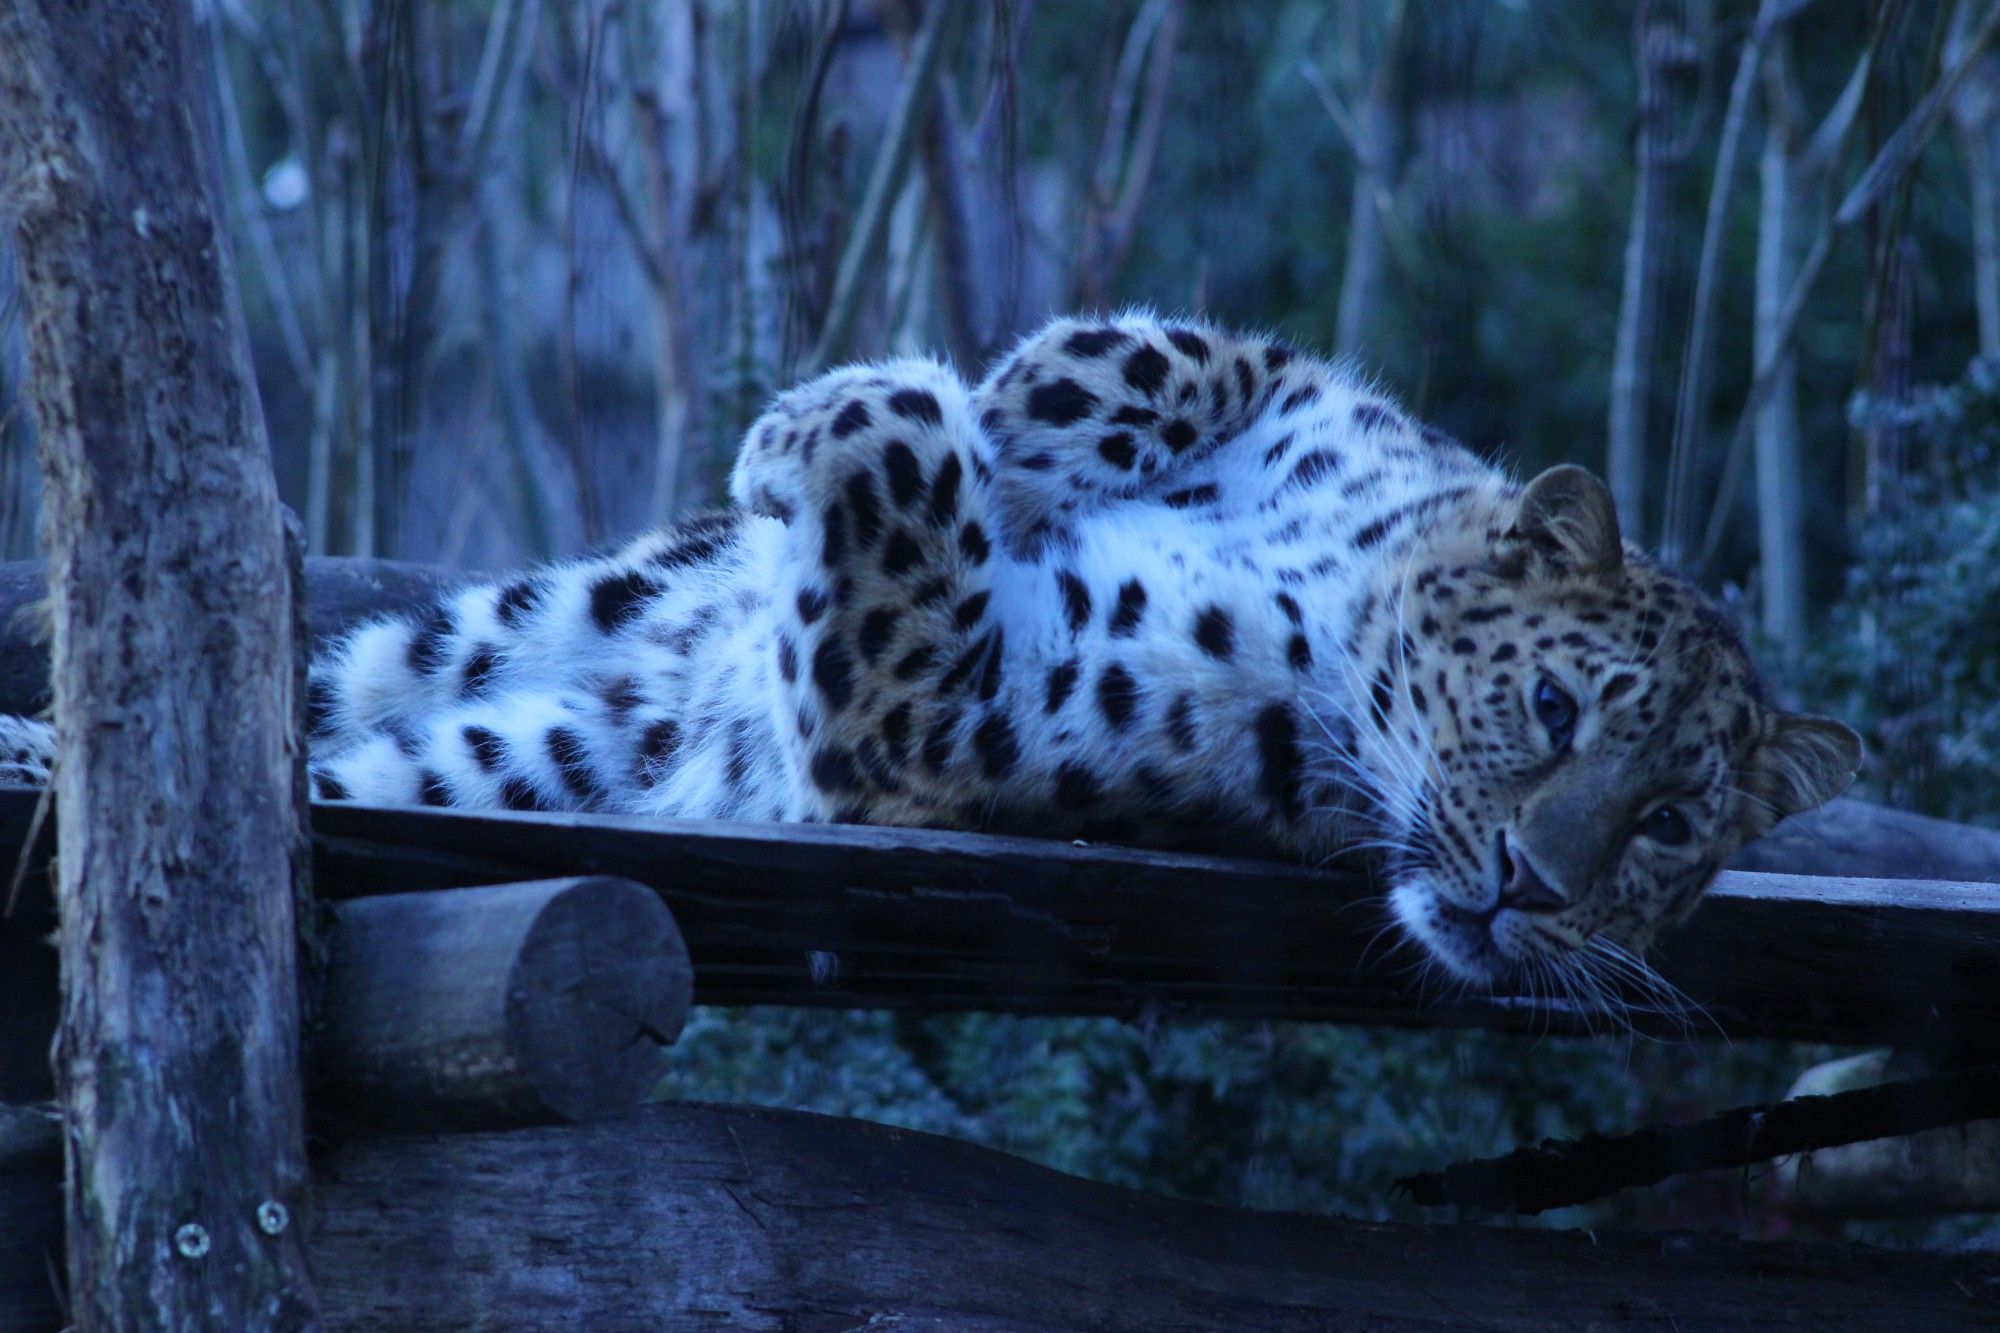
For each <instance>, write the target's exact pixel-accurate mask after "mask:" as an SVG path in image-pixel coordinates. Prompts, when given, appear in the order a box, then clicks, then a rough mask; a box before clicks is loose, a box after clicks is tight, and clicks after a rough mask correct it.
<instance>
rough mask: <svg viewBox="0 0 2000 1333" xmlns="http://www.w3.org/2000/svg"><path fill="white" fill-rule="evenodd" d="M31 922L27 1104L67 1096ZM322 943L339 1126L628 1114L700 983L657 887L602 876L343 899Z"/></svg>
mask: <svg viewBox="0 0 2000 1333" xmlns="http://www.w3.org/2000/svg"><path fill="white" fill-rule="evenodd" d="M43 910H44V912H46V910H47V908H46V904H44V905H43ZM19 924H20V923H19V921H18V920H17V921H15V922H12V923H9V925H8V926H7V927H4V928H0V977H5V978H6V979H7V981H6V985H5V986H4V987H0V1101H7V1102H14V1103H25V1102H29V1101H36V1100H40V1099H43V1098H46V1097H48V1096H49V1095H50V1093H51V1091H52V1088H51V1084H50V1078H49V1062H48V1046H49V1037H50V1034H51V1032H52V1031H53V1028H54V1023H55V1005H54V1000H55V990H54V962H55V951H54V950H53V949H51V948H49V947H48V944H47V942H46V940H45V938H44V937H43V935H42V932H40V931H36V930H25V931H24V930H20V929H17V928H16V927H18V925H19ZM323 943H324V946H325V950H326V953H327V955H328V958H329V965H328V969H327V974H326V978H325V983H324V986H323V989H322V992H321V996H320V1019H321V1021H320V1025H319V1028H318V1030H317V1032H316V1033H315V1034H314V1041H313V1043H312V1050H311V1052H310V1054H311V1056H312V1059H311V1061H310V1073H311V1079H312V1090H313V1097H312V1106H311V1110H312V1113H313V1119H314V1123H315V1127H316V1128H317V1129H318V1130H319V1131H320V1132H322V1133H327V1134H333V1135H337V1136H347V1135H353V1134H361V1133H379V1132H382V1131H383V1130H385V1129H387V1128H391V1127H393V1128H395V1129H397V1130H399V1131H402V1132H416V1131H442V1130H452V1129H466V1128H472V1127H480V1128H495V1127H503V1126H509V1125H521V1124H545V1123H549V1122H552V1121H558V1120H575V1119H585V1118H590V1117H597V1116H606V1115H616V1114H620V1113H623V1112H625V1111H629V1110H630V1109H631V1108H632V1107H634V1106H635V1105H637V1104H638V1103H639V1101H640V1100H641V1099H642V1098H643V1097H645V1096H646V1095H647V1094H648V1093H649V1092H651V1091H652V1089H653V1088H654V1087H655V1086H657V1085H658V1083H659V1081H660V1079H661V1077H663V1075H664V1073H665V1065H666V1054H665V1051H664V1048H665V1047H666V1046H667V1045H668V1044H670V1043H672V1042H673V1041H674V1039H675V1038H677V1037H678V1036H679V1035H680V1030H681V1026H682V1024H683V1023H684V1022H685V1020H686V1017H687V1010H688V1004H689V997H690V992H691V990H692V984H693V972H692V969H691V968H690V966H689V963H688V955H687V947H686V945H685V944H683V943H682V941H681V937H680V932H679V930H678V929H677V928H676V927H675V925H674V921H673V916H672V913H670V912H669V911H668V910H667V908H666V907H665V906H664V905H663V904H662V902H661V901H660V898H659V895H657V894H655V893H654V892H653V891H652V890H650V889H647V888H645V887H644V886H642V885H638V884H634V883H632V882H630V881H628V880H618V879H610V878H605V877H593V878H583V879H555V880H547V881H543V882H540V883H526V884H501V885H495V886H492V887H488V888H476V889H459V890H453V891H450V892H444V893H420V894H390V895H382V896H377V897H370V898H366V899H358V900H355V901H351V902H343V903H338V904H334V905H333V906H332V907H331V909H330V911H329V913H328V921H327V925H326V931H325V935H324V939H323ZM28 987H34V988H38V989H37V990H36V991H35V992H30V991H29V990H28V989H27V988H28ZM31 993H32V994H35V995H36V996H37V998H38V999H39V1001H40V1003H39V1004H38V1005H31V1004H29V1003H27V997H28V996H29V995H30V994H31Z"/></svg>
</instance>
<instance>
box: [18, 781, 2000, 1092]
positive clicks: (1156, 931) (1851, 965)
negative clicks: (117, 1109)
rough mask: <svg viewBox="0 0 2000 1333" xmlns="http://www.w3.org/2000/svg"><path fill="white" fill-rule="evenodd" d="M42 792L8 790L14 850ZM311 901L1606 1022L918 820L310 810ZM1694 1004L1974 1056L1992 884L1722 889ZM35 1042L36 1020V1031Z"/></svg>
mask: <svg viewBox="0 0 2000 1333" xmlns="http://www.w3.org/2000/svg"><path fill="white" fill-rule="evenodd" d="M34 804H35V797H34V794H33V793H31V792H22V791H15V792H4V791H0V846H4V845H8V844H9V842H10V841H12V842H14V843H18V840H19V838H20V837H21V836H22V830H24V829H25V828H26V826H27V823H28V820H29V818H30V816H31V814H32V811H33V808H34ZM314 841H315V847H316V857H315V867H314V877H315V883H316V884H317V885H318V887H319V890H320V892H321V893H322V894H323V895H326V896H329V897H333V898H352V897H363V896H369V895H372V894H377V893H381V892H385V891H391V890H393V891H398V892H407V891H415V890H419V889H427V888H450V887H461V886H465V885H470V884H482V883H484V884H490V883H504V882H509V881H516V880H523V879H536V878H543V877H547V876H553V875H565V874H578V873H582V874H608V875H618V876H622V877H625V878H628V879H634V880H637V881H639V882H640V883H642V884H647V885H649V886H650V887H652V888H653V889H654V890H655V891H657V892H658V893H660V894H661V896H662V897H663V898H664V899H665V901H666V903H667V905H668V906H669V907H670V908H671V909H672V911H673V914H674V919H675V921H676V922H677V923H678V924H679V926H680V929H681V931H682V932H683V934H684V935H685V937H686V940H687V945H688V950H689V953H690V954H691V956H692V957H693V959H694V962H695V996H694V998H695V1001H696V1003H701V1004H723V1005H751V1004H795V1005H814V1006H822V1007H834V1008H893V1009H912V1010H923V1011H932V1012H935V1011H949V1010H992V1011H1001V1012H1010V1013H1025V1014H1096V1015H1108V1016H1113V1017H1123V1018H1136V1017H1141V1016H1149V1015H1150V1016H1158V1017H1169V1018H1171V1017H1196V1018H1202V1017H1208V1018H1218V1017H1219V1018H1256V1019H1272V1020H1297V1021H1308V1022H1353V1023H1388V1024H1400V1025H1411V1026H1425V1027H1437V1026H1483V1027H1492V1028H1498V1029H1503V1030H1508V1031H1520V1032H1543V1031H1556V1032H1588V1031H1602V1030H1604V1029H1605V1027H1606V1025H1607V1020H1606V1019H1605V1017H1604V1016H1603V1015H1601V1014H1598V1013H1593V1012H1585V1011H1580V1010H1577V1009H1575V1008H1572V1007H1569V1006H1565V1005H1557V1004H1552V1003H1549V1002H1546V1001H1531V1000H1528V999H1524V998H1521V997H1517V996H1510V995H1497V996H1477V995H1473V996H1462V997H1456V996H1439V995H1435V994H1430V993H1426V992H1425V991H1424V990H1422V989H1421V988H1419V987H1417V986H1415V985H1413V984H1412V983H1411V981H1410V980H1409V978H1408V976H1407V974H1406V972H1405V970H1404V964H1403V962H1402V960H1399V959H1395V958H1393V957H1391V958H1387V959H1385V958H1384V957H1382V952H1383V951H1382V949H1381V948H1380V946H1379V945H1377V946H1376V947H1375V948H1374V950H1373V952H1372V953H1371V951H1370V946H1371V944H1372V943H1374V937H1375V935H1376V933H1377V932H1378V930H1379V929H1380V927H1381V926H1382V924H1383V920H1382V918H1381V916H1380V913H1379V911H1371V910H1369V909H1367V908H1366V907H1363V908H1362V909H1361V910H1357V904H1365V903H1368V902H1372V901H1374V900H1375V899H1376V898H1377V897H1378V895H1377V893H1376V890H1375V888H1374V886H1373V885H1372V884H1371V883H1370V882H1369V880H1368V878H1367V877H1366V876H1365V875H1362V874H1359V873H1356V872H1333V871H1315V870H1307V869H1304V868H1301V867H1296V866H1288V865H1281V864H1277V863H1273V862H1265V861H1242V860H1225V859H1221V858H1215V857H1204V856H1194V855H1189V854H1184V853H1172V852H1158V851H1135V850H1129V849H1114V848H1103V847H1078V846H1072V845H1070V844H1067V843H1054V842H1045V841H1036V840H1032V839H1025V838H1002V837H993V836H983V835H977V834H965V833H943V832H935V831H928V830H919V829H893V828H868V827H859V826H834V825H800V824H792V825H785V824H750V823H740V824H717V823H700V822H686V821H667V822H660V823H653V822H645V821H639V820H630V819H617V818H611V817H606V816H588V815H568V814H526V813H513V812H495V813H484V812H469V811H446V810H430V809H417V808H411V809H371V808H368V807H362V806H355V805H348V804H343V803H330V804H322V805H319V806H317V807H315V819H314ZM47 901H48V899H47V891H46V887H45V886H44V885H43V883H42V881H41V880H40V879H39V878H37V877H31V882H30V884H29V888H28V891H26V892H24V895H23V902H22V904H21V907H20V910H19V911H18V912H17V913H16V915H15V917H14V918H12V919H10V920H8V921H6V922H4V923H0V969H11V970H5V971H0V975H8V976H10V977H19V978H20V980H19V981H18V982H13V983H11V984H9V985H8V986H4V987H0V1099H12V1100H25V1099H28V1098H31V1097H33V1096H36V1095H39V1094H37V1093H35V1092H34V1091H32V1084H30V1085H27V1086H24V1085H23V1084H22V1083H21V1082H20V1081H19V1076H20V1074H21V1073H22V1072H23V1070H24V1069H25V1072H26V1074H28V1075H30V1076H32V1075H33V1073H34V1070H35V1069H36V1068H37V1067H38V1066H39V1063H40V1061H39V1056H38V1055H37V1056H35V1057H34V1058H33V1059H30V1060H27V1061H25V1062H24V1061H21V1060H19V1059H17V1058H15V1057H12V1056H10V1051H11V1052H19V1051H23V1050H26V1051H29V1052H30V1053H31V1054H32V1053H33V1051H34V1043H35V1040H36V1039H35V1035H34V1034H35V1033H36V1031H37V1028H36V1022H37V1019H36V1014H37V1012H45V1011H46V1004H47V1001H46V999H45V998H38V996H41V995H42V994H43V992H41V991H39V990H38V989H37V988H38V987H39V986H40V984H41V983H40V982H39V981H37V980H36V979H35V977H34V975H33V969H34V968H35V967H36V966H37V965H38V963H37V955H38V953H41V954H45V953H46V948H45V947H44V946H43V945H42V944H41V943H40V942H39V941H40V935H39V932H40V931H41V929H42V927H41V926H40V925H39V924H38V923H39V922H41V921H45V920H46V919H47V918H46V913H47ZM1660 967H1661V970H1662V971H1663V973H1664V974H1665V976H1666V977H1667V978H1668V979H1669V980H1671V981H1672V982H1674V983H1675V984H1677V985H1678V986H1680V987H1681V989H1682V990H1684V991H1685V992H1687V994H1688V995H1689V996H1690V997H1692V1000H1693V1001H1694V1002H1696V1003H1698V1004H1700V1005H1701V1006H1702V1007H1703V1009H1702V1011H1701V1012H1699V1013H1695V1014H1693V1015H1692V1016H1687V1017H1677V1016H1675V1015H1671V1014H1658V1013H1646V1012H1639V1013H1635V1014H1634V1015H1633V1016H1632V1017H1633V1022H1634V1023H1635V1025H1637V1026H1638V1027H1639V1028H1640V1029H1642V1030H1645V1031H1651V1032H1657V1033H1661V1034H1663V1035H1680V1034H1682V1033H1683V1032H1686V1033H1688V1034H1691V1035H1702V1034H1717V1035H1724V1036H1728V1037H1759V1036H1765V1037H1788V1038H1797V1039H1802V1040H1812V1041H1832V1042H1844V1043H1850V1044H1859V1043H1897V1044H1902V1045H1908V1046H1921V1047H1927V1048H1930V1049H1933V1050H1936V1051H1940V1052H1945V1053H1949V1054H1953V1055H1955V1056H1957V1057H1959V1058H1967V1059H1969V1058H1972V1057H1974V1056H1976V1055H1979V1054H1982V1053H1987V1052H1992V1051H1993V1049H1994V1047H1995V1044H1996V1043H2000V988H1996V987H1995V986H1993V984H1992V978H1993V977H1994V976H1996V975H2000V889H1995V888H1994V887H1992V886H1990V885H1984V884H1951V883H1934V882H1929V881H1910V880H1893V881H1892V880H1857V879H1824V878H1807V877H1800V876H1788V875H1762V874H1750V873H1743V872H1734V871H1732V872H1727V873H1725V874H1724V875H1723V876H1722V878H1721V880H1720V882H1719V883H1718V884H1717V886H1716V888H1715V889H1714V890H1713V891H1712V892H1711V894H1710V896H1709V901H1708V902H1707V903H1706V905H1704V906H1703V907H1702V909H1701V910H1700V911H1698V912H1697V913H1696V914H1695V916H1694V918H1693V919H1692V920H1691V921H1690V922H1689V923H1688V924H1687V925H1685V926H1684V927H1682V928H1681V930H1680V931H1678V932H1677V933H1676V934H1675V935H1674V936H1673V938H1672V939H1671V940H1670V941H1669V943H1668V946H1667V948H1666V950H1665V951H1664V952H1663V954H1662V956H1661V958H1660ZM43 1030H45V1029H43Z"/></svg>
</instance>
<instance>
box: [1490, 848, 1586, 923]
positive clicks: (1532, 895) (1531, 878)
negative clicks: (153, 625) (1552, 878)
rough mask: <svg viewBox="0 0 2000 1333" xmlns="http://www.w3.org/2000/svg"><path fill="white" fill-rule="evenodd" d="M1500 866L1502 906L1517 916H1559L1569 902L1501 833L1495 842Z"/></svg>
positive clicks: (1523, 853)
mask: <svg viewBox="0 0 2000 1333" xmlns="http://www.w3.org/2000/svg"><path fill="white" fill-rule="evenodd" d="M1496 842H1497V848H1496V850H1497V851H1498V852H1499V858H1498V859H1499V863H1500V906H1502V907H1511V908H1513V909H1514V910H1515V911H1517V912H1559V911H1561V910H1562V909H1563V908H1565V907H1567V906H1569V900H1568V899H1567V898H1565V897H1563V896H1562V894H1560V893H1558V892H1557V891H1556V890H1555V889H1554V888H1552V887H1550V885H1549V882H1548V881H1547V880H1545V879H1543V878H1542V874H1541V872H1540V871H1539V870H1536V869H1535V863H1534V862H1532V861H1530V860H1529V859H1528V854H1527V853H1526V852H1524V851H1523V850H1521V847H1520V846H1519V844H1517V843H1516V842H1515V841H1514V840H1513V839H1512V838H1510V837H1508V836H1507V834H1506V833H1505V832H1504V831H1502V832H1501V833H1500V835H1499V837H1498V838H1497V839H1496Z"/></svg>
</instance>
